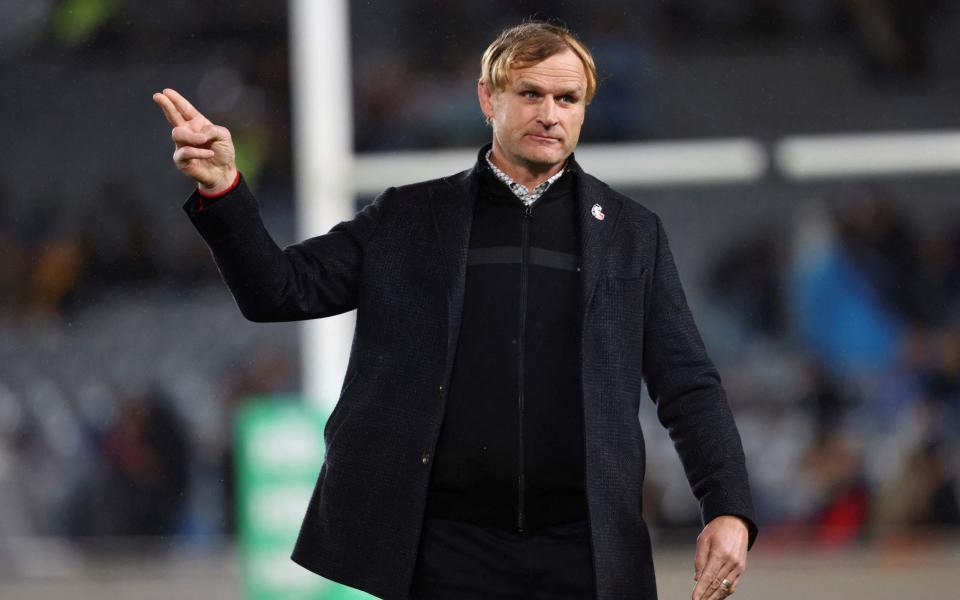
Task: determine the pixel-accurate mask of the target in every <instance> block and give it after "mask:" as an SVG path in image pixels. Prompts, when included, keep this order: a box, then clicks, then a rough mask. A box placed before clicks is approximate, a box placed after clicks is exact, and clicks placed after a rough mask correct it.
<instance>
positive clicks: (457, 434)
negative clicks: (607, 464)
mask: <svg viewBox="0 0 960 600" xmlns="http://www.w3.org/2000/svg"><path fill="white" fill-rule="evenodd" d="M477 164H478V165H479V166H480V174H479V175H480V177H479V185H478V189H477V202H476V206H475V210H474V217H473V226H472V228H471V232H470V244H469V255H468V259H467V273H466V288H465V290H466V291H465V297H464V304H463V321H462V324H461V328H460V343H459V345H458V349H457V355H456V358H455V359H454V367H453V376H452V379H451V384H450V393H449V396H448V397H447V407H446V412H445V415H444V421H443V427H442V430H441V434H440V439H439V442H438V445H437V449H436V458H435V463H434V467H433V473H432V475H431V482H430V491H429V497H428V505H427V514H428V515H430V516H434V517H442V518H448V519H455V520H460V521H467V522H472V523H477V524H480V525H487V526H497V527H503V528H505V529H512V530H514V531H520V532H526V531H532V530H537V529H539V528H542V527H546V526H549V525H553V524H557V523H565V522H570V521H577V520H583V519H586V518H587V507H586V495H585V492H584V445H583V404H582V398H581V391H580V327H581V323H580V314H581V310H580V293H579V290H580V236H579V224H578V217H577V199H576V186H575V177H577V173H576V170H575V169H574V170H573V171H570V170H568V171H567V172H565V173H564V174H563V175H562V176H561V177H560V178H559V179H557V181H555V182H554V183H553V184H552V185H551V186H550V187H549V188H548V189H547V191H546V192H545V193H544V194H543V195H542V196H541V197H540V198H538V199H537V200H536V201H535V202H534V203H533V204H532V205H531V206H529V207H527V206H525V205H524V204H523V203H522V202H521V201H520V199H519V198H517V197H516V196H515V195H514V194H513V193H512V192H511V191H510V190H509V189H508V188H507V186H506V185H505V184H504V183H503V182H501V181H500V180H498V179H497V178H496V176H495V175H494V174H493V173H492V171H491V170H490V167H489V166H488V165H487V163H486V161H485V160H483V158H482V156H481V158H480V159H479V161H478V163H477Z"/></svg>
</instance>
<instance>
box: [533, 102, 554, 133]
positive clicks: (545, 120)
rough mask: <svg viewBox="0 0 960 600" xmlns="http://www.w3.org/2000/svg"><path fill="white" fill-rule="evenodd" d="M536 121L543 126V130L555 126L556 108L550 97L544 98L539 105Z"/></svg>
mask: <svg viewBox="0 0 960 600" xmlns="http://www.w3.org/2000/svg"><path fill="white" fill-rule="evenodd" d="M537 121H538V122H539V123H540V124H541V125H543V127H544V129H550V128H551V127H553V126H554V125H556V124H557V106H556V103H555V102H554V100H553V97H552V96H544V98H543V102H541V103H540V112H539V113H538V114H537Z"/></svg>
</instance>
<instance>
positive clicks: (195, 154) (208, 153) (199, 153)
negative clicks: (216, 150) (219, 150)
mask: <svg viewBox="0 0 960 600" xmlns="http://www.w3.org/2000/svg"><path fill="white" fill-rule="evenodd" d="M213 156H214V154H213V150H208V149H206V148H194V147H193V146H182V147H180V148H177V149H176V151H175V152H174V153H173V162H175V163H177V165H185V164H187V163H188V162H189V161H190V160H192V159H195V158H203V159H207V158H213Z"/></svg>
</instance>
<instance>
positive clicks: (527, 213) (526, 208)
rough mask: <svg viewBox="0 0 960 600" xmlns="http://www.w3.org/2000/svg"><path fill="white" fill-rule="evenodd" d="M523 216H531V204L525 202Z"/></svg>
mask: <svg viewBox="0 0 960 600" xmlns="http://www.w3.org/2000/svg"><path fill="white" fill-rule="evenodd" d="M523 216H525V217H532V216H533V204H527V205H525V206H524V209H523Z"/></svg>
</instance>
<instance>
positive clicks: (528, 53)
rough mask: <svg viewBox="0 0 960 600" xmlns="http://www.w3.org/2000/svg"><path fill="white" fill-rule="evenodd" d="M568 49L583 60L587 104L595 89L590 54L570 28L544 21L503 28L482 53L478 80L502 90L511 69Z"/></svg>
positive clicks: (531, 63) (595, 72) (595, 71)
mask: <svg viewBox="0 0 960 600" xmlns="http://www.w3.org/2000/svg"><path fill="white" fill-rule="evenodd" d="M568 49H569V50H571V51H573V53H574V54H576V55H577V57H578V58H579V59H580V62H582V63H583V70H584V71H585V72H586V74H587V90H586V94H585V96H584V99H585V101H586V104H590V101H591V100H592V99H593V95H594V94H595V93H596V91H597V67H596V65H594V63H593V56H592V55H591V54H590V51H589V50H587V47H586V46H584V45H583V43H582V42H580V40H578V39H577V37H576V36H575V35H573V33H572V32H571V31H570V30H569V29H567V28H566V27H562V26H560V25H554V24H553V23H546V22H544V21H529V22H527V23H522V24H520V25H516V26H515V27H510V28H508V29H504V30H503V31H502V32H501V33H500V35H499V36H498V37H497V39H495V40H494V41H493V43H492V44H490V46H488V47H487V49H486V51H485V52H484V53H483V58H482V59H481V60H480V70H481V73H480V80H481V81H483V82H484V83H486V84H487V85H490V86H493V89H494V90H496V91H503V90H504V88H505V87H506V85H507V81H508V79H509V76H510V69H514V68H524V67H529V66H531V65H535V64H537V63H538V62H540V61H543V60H546V59H548V58H550V57H551V56H553V55H554V54H559V53H561V52H563V51H565V50H568Z"/></svg>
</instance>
